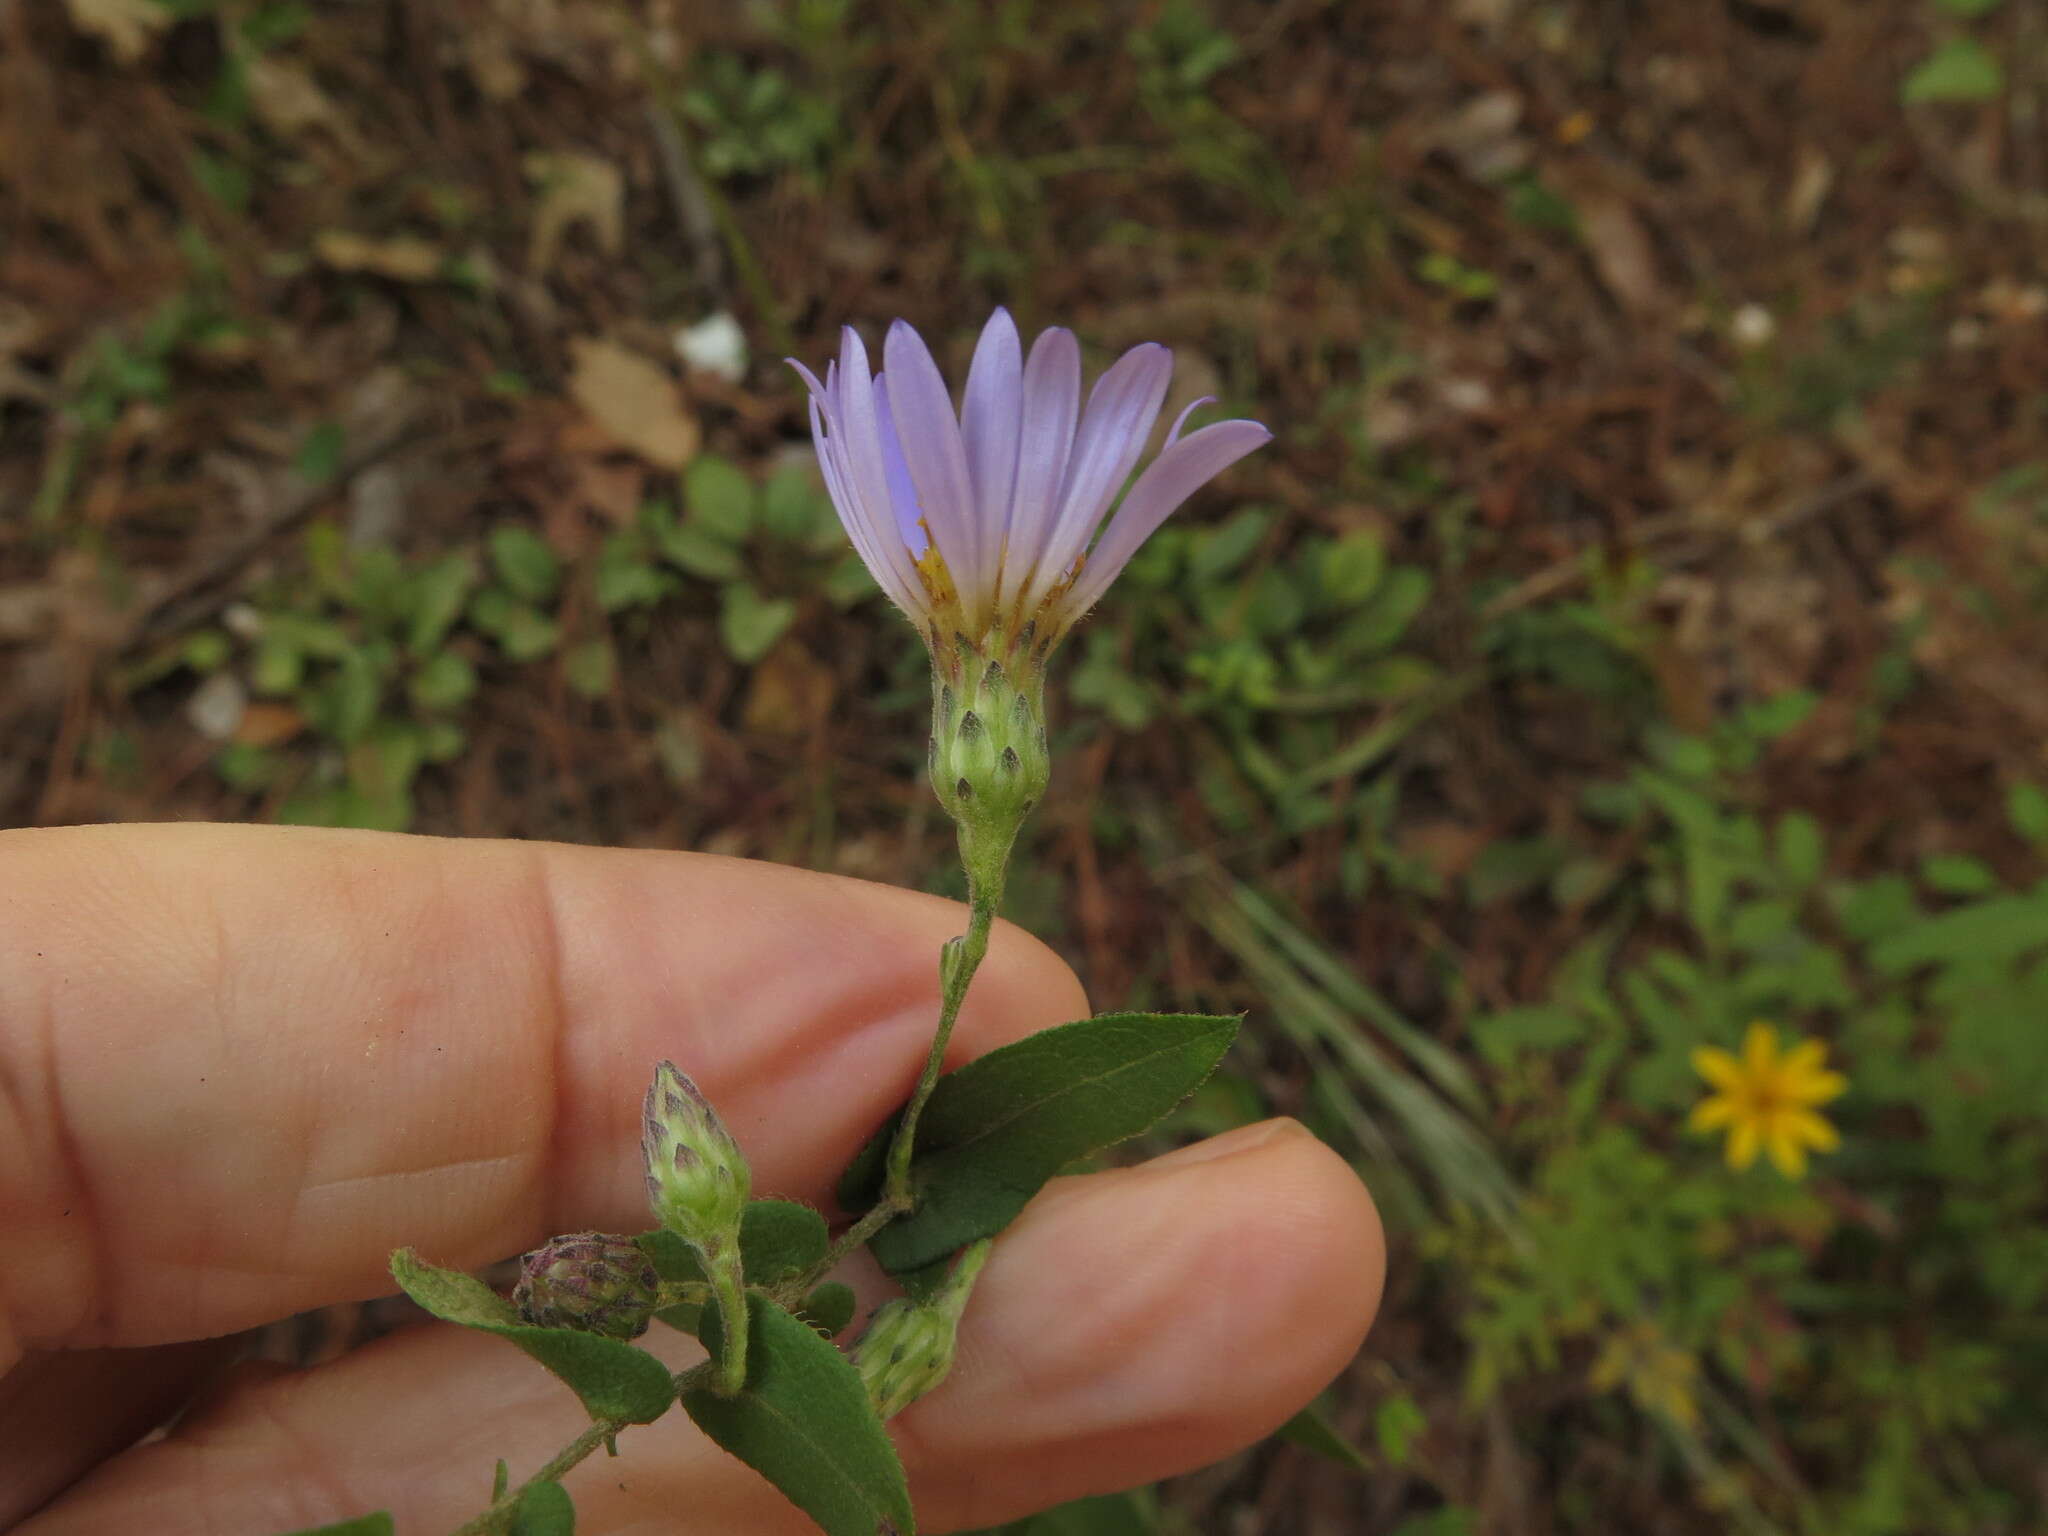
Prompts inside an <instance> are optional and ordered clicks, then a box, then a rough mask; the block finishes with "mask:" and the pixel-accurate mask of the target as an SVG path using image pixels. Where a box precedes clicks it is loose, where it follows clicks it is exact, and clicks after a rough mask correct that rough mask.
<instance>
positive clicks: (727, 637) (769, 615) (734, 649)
mask: <svg viewBox="0 0 2048 1536" xmlns="http://www.w3.org/2000/svg"><path fill="white" fill-rule="evenodd" d="M723 596H724V601H723V602H722V603H721V604H720V605H719V609H718V633H719V636H720V638H721V639H723V640H724V641H725V648H726V650H727V651H728V652H729V653H730V654H731V656H732V659H733V660H734V661H737V662H740V663H742V664H744V665H747V666H752V665H753V664H754V663H755V662H757V661H759V660H760V659H761V658H762V657H763V656H766V655H767V654H768V653H769V651H771V650H773V649H774V648H775V642H776V641H778V640H780V639H781V638H782V632H783V631H784V630H786V629H788V628H789V626H790V623H791V621H792V620H794V619H795V618H796V604H795V603H793V602H791V601H790V600H789V599H788V598H786V597H776V598H767V597H763V596H762V595H761V594H760V593H759V592H756V591H755V590H754V588H753V587H752V586H751V585H749V584H748V583H746V582H744V581H740V582H734V583H733V584H732V585H731V586H729V587H727V588H726V589H725V592H724V594H723Z"/></svg>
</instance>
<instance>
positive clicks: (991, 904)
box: [870, 850, 1007, 1214]
mask: <svg viewBox="0 0 2048 1536" xmlns="http://www.w3.org/2000/svg"><path fill="white" fill-rule="evenodd" d="M1005 851H1006V852H1007V850H1005ZM1002 903H1003V879H1002V872H1001V867H1000V866H998V867H997V870H996V871H995V873H994V876H993V878H990V879H986V880H972V879H970V881H969V890H968V917H967V932H965V933H964V934H962V935H961V936H960V937H959V938H957V939H954V940H952V941H951V942H950V943H948V944H947V945H946V947H945V949H944V950H942V951H941V952H940V958H939V984H940V989H941V990H940V995H939V1027H938V1029H937V1030H935V1031H934V1032H933V1034H932V1045H931V1049H930V1050H929V1051H927V1052H926V1053H925V1058H924V1074H923V1075H922V1076H921V1077H919V1078H918V1080H917V1091H916V1092H915V1093H913V1094H912V1095H911V1096H910V1103H909V1104H908V1105H907V1106H906V1107H905V1108H904V1111H903V1123H902V1124H901V1125H899V1126H898V1127H897V1128H896V1140H895V1141H894V1142H892V1143H891V1144H890V1146H889V1177H888V1181H887V1182H886V1183H885V1184H884V1185H883V1187H882V1204H883V1205H884V1206H887V1207H890V1208H891V1211H892V1214H900V1213H901V1212H903V1211H907V1210H909V1209H910V1207H911V1205H912V1204H913V1201H912V1197H911V1193H910V1154H911V1151H912V1149H913V1147H914V1145H915V1143H916V1141H917V1120H918V1116H920V1115H922V1114H923V1113H924V1106H925V1103H926V1101H928V1100H929V1099H930V1098H931V1096H932V1089H934V1088H936V1087H937V1086H938V1082H939V1066H940V1063H942V1062H943V1061H944V1060H945V1059H946V1043H947V1042H948V1041H949V1040H951V1039H952V1038H953V1026H954V1025H955V1024H956V1023H958V1022H959V1019H960V1004H961V1002H962V1001H963V1000H964V999H965V998H966V996H967V986H968V983H969V982H971V981H973V980H974V973H975V972H976V971H977V970H979V969H980V968H981V960H982V956H984V955H986V954H987V953H988V936H989V930H990V929H991V928H993V927H994V926H995V920H996V908H997V907H999V906H1001V905H1002ZM870 1214H872V1213H870Z"/></svg>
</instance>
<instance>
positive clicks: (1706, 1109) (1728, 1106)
mask: <svg viewBox="0 0 2048 1536" xmlns="http://www.w3.org/2000/svg"><path fill="white" fill-rule="evenodd" d="M1734 1119H1735V1101H1734V1100H1733V1099H1731V1098H1729V1097H1728V1096H1727V1095H1726V1094H1722V1093H1717V1094H1715V1095H1714V1096H1713V1097H1712V1098H1710V1099H1701V1100H1700V1101H1699V1103H1697V1104H1695V1105H1693V1107H1692V1116H1691V1118H1690V1119H1689V1120H1687V1122H1686V1124H1688V1125H1689V1126H1691V1127H1692V1128H1693V1129H1694V1130H1696V1131H1717V1130H1719V1129H1720V1128H1721V1127H1722V1126H1724V1125H1729V1124H1732V1123H1733V1122H1734Z"/></svg>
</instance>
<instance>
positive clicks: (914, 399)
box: [882, 320, 991, 630]
mask: <svg viewBox="0 0 2048 1536" xmlns="http://www.w3.org/2000/svg"><path fill="white" fill-rule="evenodd" d="M882 357H883V361H884V363H885V365H886V369H887V372H888V375H889V390H890V396H891V398H890V402H889V403H890V406H891V407H892V409H893V410H894V412H895V416H896V427H897V432H896V435H897V440H898V441H899V442H901V443H902V445H903V457H904V460H905V461H906V462H907V463H908V464H909V466H910V478H911V481H912V483H913V484H915V485H916V487H917V499H918V503H919V505H920V506H922V507H923V508H924V518H925V526H926V527H927V528H929V529H930V530H931V536H932V538H933V540H934V541H936V542H937V544H938V546H939V554H940V555H941V556H942V557H943V558H944V559H945V562H946V571H947V573H948V574H949V575H950V576H951V577H952V578H953V590H954V591H955V592H957V593H958V594H959V596H960V605H961V607H962V609H963V610H964V617H965V620H966V623H967V625H968V627H969V628H970V629H973V630H979V629H980V628H982V627H983V626H984V625H985V624H986V623H987V608H988V600H989V595H990V594H989V591H988V588H989V581H988V576H989V575H990V574H991V573H990V572H989V571H988V570H987V569H986V568H985V564H984V552H983V540H982V538H981V529H980V528H979V527H978V526H977V520H976V518H975V514H974V484H973V482H972V481H971V480H970V479H969V478H968V474H967V451H966V449H965V448H963V447H962V446H961V443H960V423H959V421H958V419H957V418H956V417H955V416H954V414H953V401H952V397H951V396H949V395H948V394H947V393H946V381H945V380H944V379H942V378H940V377H939V365H938V364H937V363H935V362H933V361H932V355H931V352H930V351H929V350H928V349H927V348H926V346H925V344H924V338H923V337H921V336H919V335H918V334H917V332H916V331H914V330H912V329H911V328H910V326H909V325H907V324H906V323H905V322H903V321H901V320H898V321H896V322H895V323H894V324H892V325H891V326H890V327H889V335H888V339H887V340H886V341H884V342H883V344H882Z"/></svg>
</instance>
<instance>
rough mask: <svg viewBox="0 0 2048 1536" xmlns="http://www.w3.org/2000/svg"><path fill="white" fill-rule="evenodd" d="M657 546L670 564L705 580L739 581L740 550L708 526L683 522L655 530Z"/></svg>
mask: <svg viewBox="0 0 2048 1536" xmlns="http://www.w3.org/2000/svg"><path fill="white" fill-rule="evenodd" d="M654 543H655V547H656V548H657V549H659V550H660V551H661V552H662V554H663V555H664V556H665V557H666V558H667V559H668V562H669V563H670V564H671V565H674V566H677V567H680V568H681V569H682V570H684V571H687V572H688V573H689V574H690V575H692V576H701V577H703V578H704V580H706V581H718V582H725V581H737V580H739V577H740V571H741V565H740V554H739V551H738V550H736V549H734V548H733V547H732V545H730V544H728V543H726V542H725V540H723V539H721V538H719V537H718V535H717V534H715V533H713V532H711V531H710V530H709V529H708V528H700V527H698V526H697V525H696V524H695V523H683V524H680V525H678V526H675V527H670V528H663V529H662V530H660V531H659V532H658V533H656V535H655V538H654Z"/></svg>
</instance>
